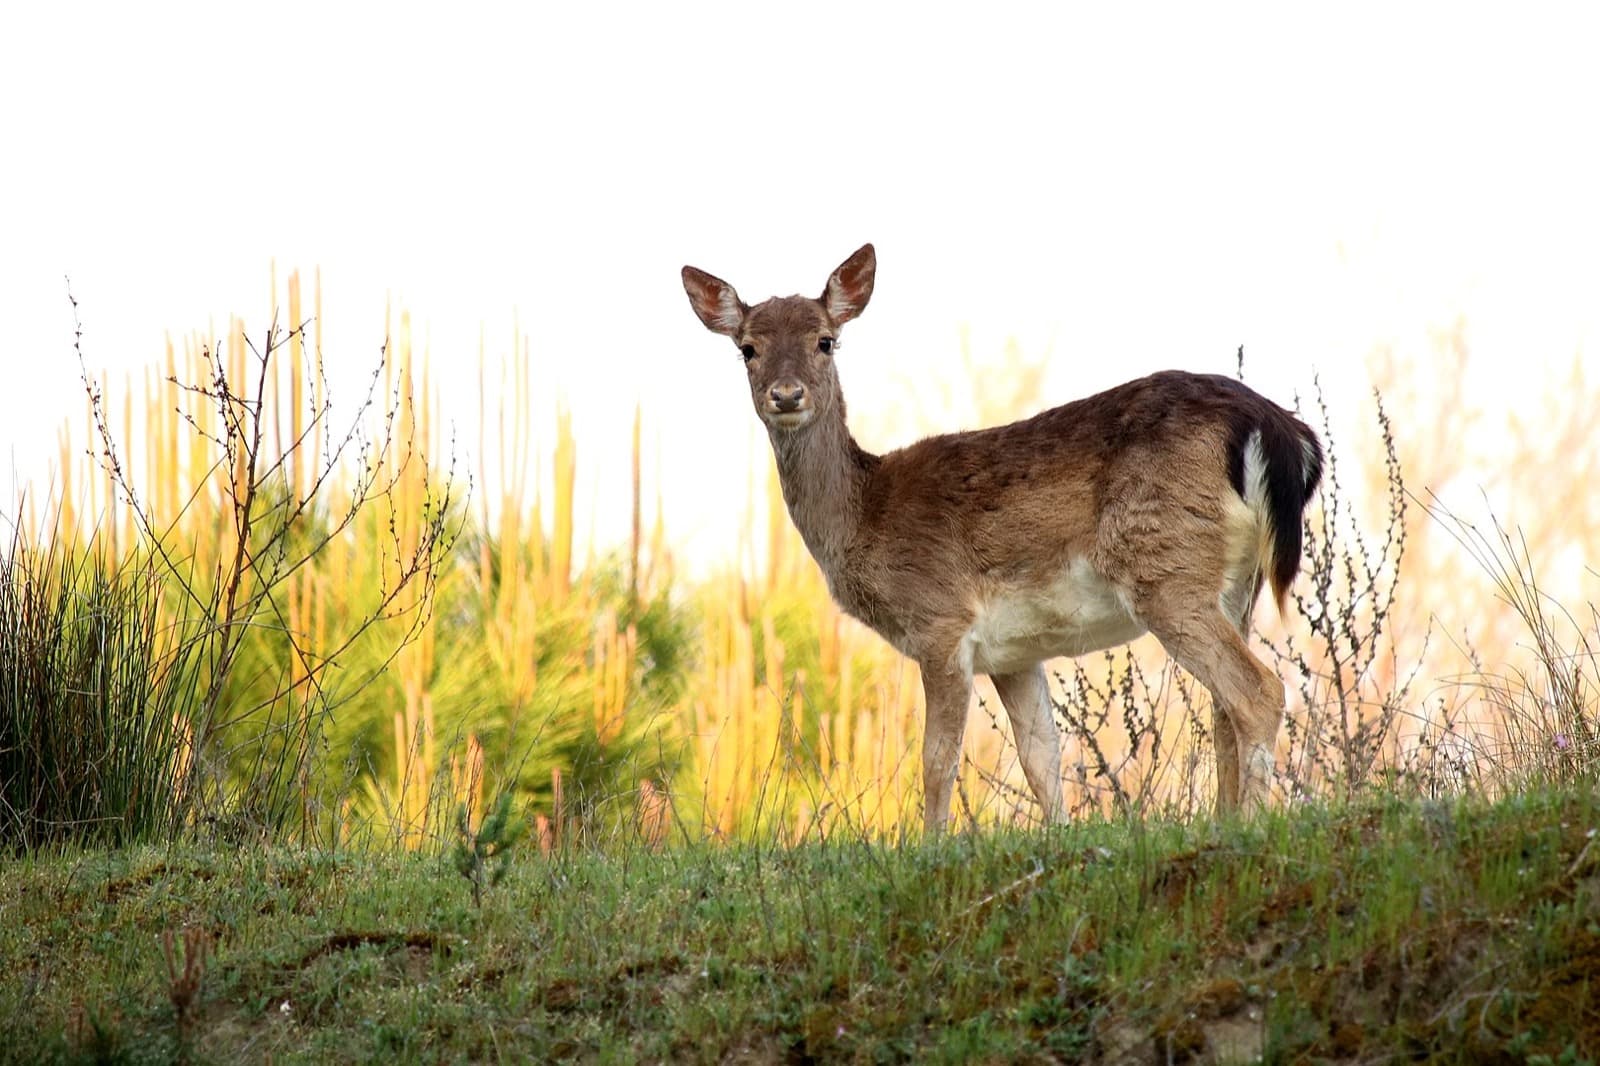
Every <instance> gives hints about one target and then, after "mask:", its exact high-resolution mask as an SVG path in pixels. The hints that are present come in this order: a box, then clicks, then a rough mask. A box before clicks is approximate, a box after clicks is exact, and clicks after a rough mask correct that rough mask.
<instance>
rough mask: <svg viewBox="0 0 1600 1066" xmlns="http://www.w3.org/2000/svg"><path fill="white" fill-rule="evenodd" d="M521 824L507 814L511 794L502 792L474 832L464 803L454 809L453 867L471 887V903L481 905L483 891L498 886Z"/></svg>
mask: <svg viewBox="0 0 1600 1066" xmlns="http://www.w3.org/2000/svg"><path fill="white" fill-rule="evenodd" d="M522 832H523V825H522V823H521V822H519V821H516V820H514V819H513V818H512V817H511V793H510V792H502V793H501V794H500V799H499V800H498V801H497V802H496V803H495V805H494V810H492V811H490V812H489V817H487V818H485V819H484V821H483V824H482V825H480V826H479V827H478V830H477V832H473V830H472V821H471V819H470V817H469V816H468V813H467V805H466V804H465V803H463V804H461V805H460V806H459V807H457V808H456V834H457V836H458V838H459V839H457V841H456V847H455V853H454V858H455V862H456V869H457V870H458V871H460V873H461V876H462V877H465V878H466V879H467V883H468V884H470V885H471V886H472V905H473V906H474V907H482V906H483V890H484V889H485V888H486V887H489V886H491V885H498V884H499V883H500V882H501V881H502V880H503V879H504V878H505V876H506V871H507V870H509V869H510V868H511V852H512V849H513V848H515V847H516V845H517V841H519V840H520V839H522Z"/></svg>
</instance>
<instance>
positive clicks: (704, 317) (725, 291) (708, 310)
mask: <svg viewBox="0 0 1600 1066" xmlns="http://www.w3.org/2000/svg"><path fill="white" fill-rule="evenodd" d="M683 290H684V291H685V292H687V293H688V294H689V304H690V305H691V306H692V307H693V308H694V313H695V314H697V315H699V316H700V321H701V322H704V323H705V325H706V329H709V330H710V331H711V332H713V333H721V334H724V335H725V336H729V337H734V336H737V335H738V332H739V327H740V326H742V325H743V324H744V316H745V312H746V311H748V310H749V308H747V307H745V305H744V303H743V301H741V300H740V299H739V294H738V293H736V292H734V291H733V286H732V285H729V284H728V283H727V282H726V281H723V280H722V279H721V278H718V277H713V276H712V275H710V274H707V273H706V272H705V271H704V270H699V269H696V268H695V267H692V266H686V267H684V268H683Z"/></svg>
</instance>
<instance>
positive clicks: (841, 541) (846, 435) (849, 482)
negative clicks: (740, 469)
mask: <svg viewBox="0 0 1600 1066" xmlns="http://www.w3.org/2000/svg"><path fill="white" fill-rule="evenodd" d="M767 433H768V436H770V437H771V438H772V452H773V455H774V456H775V457H776V458H777V461H778V481H779V483H780V484H781V485H782V486H783V502H784V503H786V504H788V506H789V517H790V518H791V519H792V520H793V521H794V525H795V528H796V529H798V530H799V531H800V537H801V539H802V540H804V541H805V542H806V548H807V549H809V550H810V552H811V555H812V557H813V558H815V559H816V560H817V564H818V565H819V566H821V567H822V572H823V573H824V574H826V575H827V577H828V581H829V584H830V585H831V584H833V583H834V582H835V581H836V579H837V578H838V576H839V572H840V569H841V567H842V566H843V564H844V557H845V550H846V549H847V548H848V547H849V545H850V544H851V542H852V541H854V540H855V537H856V533H857V532H858V531H859V529H860V527H861V520H862V511H861V507H862V498H863V496H864V495H865V488H866V483H867V477H868V476H869V474H870V473H871V471H872V468H873V467H874V466H875V465H876V464H877V462H878V457H877V456H875V455H873V454H871V453H870V452H867V451H864V450H863V449H862V448H861V446H860V445H858V444H857V443H856V442H855V438H853V437H852V436H850V430H849V429H848V427H846V425H845V421H844V418H843V416H842V414H841V415H838V416H835V417H832V418H821V419H817V420H815V421H813V422H812V423H811V424H810V425H807V426H804V427H802V428H801V429H799V430H795V431H792V432H784V431H781V430H772V429H768V431H767Z"/></svg>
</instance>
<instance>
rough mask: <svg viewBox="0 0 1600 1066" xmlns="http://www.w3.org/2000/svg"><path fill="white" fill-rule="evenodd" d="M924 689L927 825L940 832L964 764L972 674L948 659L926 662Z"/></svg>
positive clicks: (923, 763)
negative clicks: (933, 663) (935, 662)
mask: <svg viewBox="0 0 1600 1066" xmlns="http://www.w3.org/2000/svg"><path fill="white" fill-rule="evenodd" d="M922 693H923V697H924V701H925V702H926V703H927V710H928V717H927V722H926V725H925V727H924V729H923V737H922V790H923V812H922V813H923V825H924V827H925V828H926V830H927V832H928V833H929V834H937V833H942V832H944V826H945V821H946V820H947V819H948V818H949V817H950V790H951V788H952V787H953V786H954V785H955V780H956V771H957V770H958V769H959V768H960V766H961V738H962V735H963V734H964V733H965V732H966V729H967V704H968V702H969V701H970V699H971V696H972V675H971V674H968V673H967V672H966V671H964V670H961V669H959V668H955V667H953V666H951V665H950V664H947V663H941V664H939V665H929V664H927V663H924V664H923V665H922Z"/></svg>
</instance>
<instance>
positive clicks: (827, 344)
mask: <svg viewBox="0 0 1600 1066" xmlns="http://www.w3.org/2000/svg"><path fill="white" fill-rule="evenodd" d="M833 343H834V342H833V338H832V337H824V338H822V339H821V340H819V341H818V342H817V349H818V350H819V351H821V352H822V354H823V355H832V354H833Z"/></svg>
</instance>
